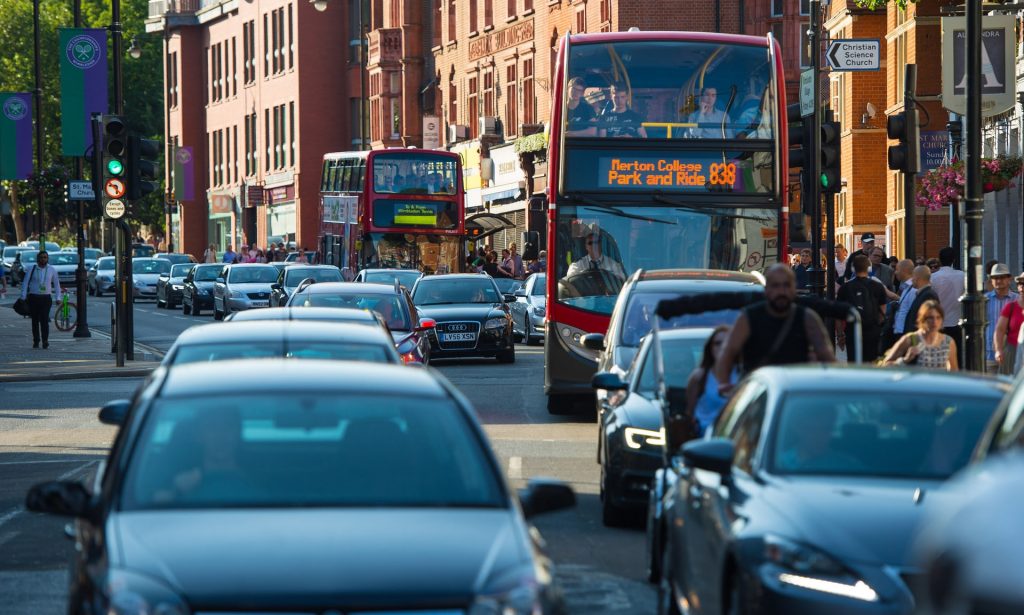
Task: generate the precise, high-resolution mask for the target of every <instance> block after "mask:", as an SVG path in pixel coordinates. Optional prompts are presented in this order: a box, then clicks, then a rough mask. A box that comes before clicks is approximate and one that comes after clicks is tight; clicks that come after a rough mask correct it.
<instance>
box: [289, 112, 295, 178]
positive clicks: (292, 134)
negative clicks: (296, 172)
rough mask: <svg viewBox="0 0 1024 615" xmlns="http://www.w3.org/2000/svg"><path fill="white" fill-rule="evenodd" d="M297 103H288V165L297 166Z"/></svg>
mask: <svg viewBox="0 0 1024 615" xmlns="http://www.w3.org/2000/svg"><path fill="white" fill-rule="evenodd" d="M295 134H296V133H295V101H292V102H290V103H288V136H289V137H291V138H290V139H289V140H288V161H289V162H288V164H289V165H291V166H293V167H294V166H295Z"/></svg>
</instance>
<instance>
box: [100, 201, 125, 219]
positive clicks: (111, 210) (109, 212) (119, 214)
mask: <svg viewBox="0 0 1024 615" xmlns="http://www.w3.org/2000/svg"><path fill="white" fill-rule="evenodd" d="M124 212H125V206H124V201H122V200H120V199H110V200H109V201H107V204H106V205H104V206H103V215H104V216H106V217H108V218H110V219H111V220H117V219H118V218H123V217H124Z"/></svg>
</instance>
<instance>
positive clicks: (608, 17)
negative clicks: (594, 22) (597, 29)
mask: <svg viewBox="0 0 1024 615" xmlns="http://www.w3.org/2000/svg"><path fill="white" fill-rule="evenodd" d="M611 31H612V4H611V0H601V32H611Z"/></svg>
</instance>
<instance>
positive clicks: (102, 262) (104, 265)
mask: <svg viewBox="0 0 1024 615" xmlns="http://www.w3.org/2000/svg"><path fill="white" fill-rule="evenodd" d="M116 265H117V261H116V259H115V258H114V257H113V256H105V257H103V258H101V259H99V260H98V261H96V268H97V269H102V270H104V271H106V270H113V269H114V267H115V266H116Z"/></svg>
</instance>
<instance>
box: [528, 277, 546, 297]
mask: <svg viewBox="0 0 1024 615" xmlns="http://www.w3.org/2000/svg"><path fill="white" fill-rule="evenodd" d="M547 285H548V278H547V276H546V275H544V274H538V277H537V281H536V282H534V283H533V292H532V293H530V296H531V297H543V296H544V291H545V290H546V289H547Z"/></svg>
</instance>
